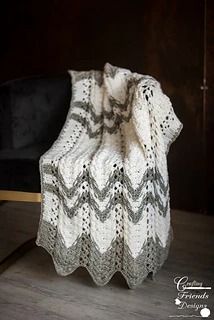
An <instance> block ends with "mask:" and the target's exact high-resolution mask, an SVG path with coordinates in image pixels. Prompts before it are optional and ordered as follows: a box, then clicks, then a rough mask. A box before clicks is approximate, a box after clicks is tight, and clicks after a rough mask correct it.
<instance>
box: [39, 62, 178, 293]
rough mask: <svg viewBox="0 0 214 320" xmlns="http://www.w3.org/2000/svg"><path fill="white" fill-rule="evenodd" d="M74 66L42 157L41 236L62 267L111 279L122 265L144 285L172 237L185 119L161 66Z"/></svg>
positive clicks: (99, 280) (130, 278)
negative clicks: (173, 189) (172, 168)
mask: <svg viewBox="0 0 214 320" xmlns="http://www.w3.org/2000/svg"><path fill="white" fill-rule="evenodd" d="M68 73H69V74H70V77H71V90H72V97H71V101H70V107H69V111H68V114H67V118H66V121H65V123H64V126H63V128H62V129H61V132H60V134H59V136H58V138H57V139H56V140H55V142H54V143H53V145H52V146H51V148H50V149H49V150H47V151H46V153H44V154H43V155H42V156H41V158H40V162H39V166H40V177H41V195H42V203H41V215H40V222H39V228H38V233H37V239H36V244H37V245H38V246H42V247H43V248H45V249H46V250H47V251H48V252H49V253H50V255H51V256H52V259H53V262H54V265H55V268H56V271H57V273H58V274H60V275H64V276H65V275H68V274H70V273H72V272H73V271H74V270H75V269H76V268H78V267H79V266H83V267H85V268H87V270H88V272H89V273H90V275H91V277H92V278H93V280H94V282H95V283H96V284H97V285H101V286H102V285H105V284H106V283H107V282H108V281H109V280H110V279H111V277H112V276H113V275H114V273H115V272H116V271H119V272H121V273H122V275H123V276H124V278H125V279H126V282H127V284H128V286H129V288H135V287H137V286H139V285H140V284H141V283H142V281H143V280H144V279H145V278H146V277H147V276H148V275H149V274H150V275H151V277H152V279H153V278H154V275H155V274H156V273H157V271H158V270H159V269H160V268H161V266H162V265H163V263H164V261H165V260H166V259H167V256H168V252H169V247H170V243H171V241H172V239H173V230H172V226H171V222H170V195H169V179H168V170H167V154H168V152H169V147H170V145H171V143H172V142H173V141H174V140H175V139H176V138H177V137H178V135H179V134H180V132H181V130H182V127H183V124H182V123H181V122H180V120H179V119H178V117H177V116H176V114H175V112H174V110H173V107H172V104H171V101H170V99H169V98H168V96H166V94H165V93H164V92H163V91H162V88H161V85H160V83H159V82H158V81H157V80H156V79H155V78H154V77H152V76H149V75H142V74H138V73H136V72H132V71H131V70H129V69H125V68H120V67H116V66H113V65H111V64H110V63H108V62H107V63H105V65H104V68H103V70H102V71H99V70H88V71H75V70H68Z"/></svg>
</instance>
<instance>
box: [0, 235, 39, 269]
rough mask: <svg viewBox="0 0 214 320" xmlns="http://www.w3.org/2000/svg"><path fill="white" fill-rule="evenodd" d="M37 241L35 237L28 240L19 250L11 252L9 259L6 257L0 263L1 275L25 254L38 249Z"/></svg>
mask: <svg viewBox="0 0 214 320" xmlns="http://www.w3.org/2000/svg"><path fill="white" fill-rule="evenodd" d="M35 241H36V238H35V237H34V238H32V239H30V240H27V241H26V242H24V243H23V244H21V245H20V246H19V247H18V248H16V249H15V250H14V251H13V252H11V253H10V254H9V255H8V256H7V257H5V258H4V259H3V260H2V261H1V262H0V274H1V273H2V272H4V271H5V270H6V269H7V268H8V267H10V266H11V265H12V264H13V263H14V262H15V261H16V260H18V259H19V258H21V257H22V256H23V255H24V254H25V253H27V252H28V251H30V250H31V249H33V248H34V247H36V243H35Z"/></svg>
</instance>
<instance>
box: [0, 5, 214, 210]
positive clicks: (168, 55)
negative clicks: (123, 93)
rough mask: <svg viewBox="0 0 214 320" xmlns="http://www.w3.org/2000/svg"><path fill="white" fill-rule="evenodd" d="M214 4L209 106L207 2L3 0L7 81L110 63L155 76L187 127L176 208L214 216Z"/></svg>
mask: <svg viewBox="0 0 214 320" xmlns="http://www.w3.org/2000/svg"><path fill="white" fill-rule="evenodd" d="M212 3H213V2H212V1H211V0H207V22H206V29H207V40H208V49H207V63H208V64H209V68H208V69H209V70H208V75H207V79H208V83H207V85H208V88H209V89H208V90H206V92H207V94H206V101H205V102H206V104H205V103H204V99H203V90H202V89H201V86H202V85H203V70H204V22H205V21H204V10H205V4H206V2H205V0H199V1H196V0H185V1H184V0H155V1H150V0H144V1H143V0H142V1H133V0H132V1H128V0H123V1H119V0H118V1H110V0H109V1H105V2H104V1H98V0H96V1H95V0H91V1H72V0H43V1H41V0H37V1H34V0H33V1H9V0H8V1H7V2H6V1H3V2H1V10H0V12H1V17H0V28H1V29H0V46H1V48H0V70H1V72H0V83H3V82H5V81H7V80H10V79H14V78H22V77H27V76H32V75H39V74H55V73H61V72H64V71H66V70H67V69H76V70H84V69H85V70H88V69H100V68H102V67H103V65H104V63H105V62H110V63H111V64H113V65H117V66H119V67H125V68H130V69H131V70H133V71H136V72H138V73H143V74H150V75H152V76H154V77H156V78H157V79H158V80H159V81H160V82H161V84H162V87H163V89H164V91H165V92H166V94H167V95H169V96H170V98H171V101H172V103H173V106H174V110H175V112H176V114H177V115H178V117H179V119H180V120H181V121H182V122H183V124H184V128H183V131H182V133H181V135H180V136H179V138H178V139H177V140H176V142H175V143H174V144H172V146H171V150H170V153H169V155H168V165H169V175H170V189H171V207H172V208H179V209H185V210H189V211H195V212H203V213H205V212H207V211H208V210H209V212H211V213H212V212H213V202H212V192H213V178H214V169H213V160H214V158H213V151H211V150H213V139H212V138H213V114H214V112H213V105H212V102H213V91H212V84H213V81H212V80H213V72H211V69H213V68H212V67H213V60H212V57H213V43H211V42H210V41H211V39H212V38H213V29H212V27H213V18H214V17H213V11H212V9H213V5H212ZM208 29H209V30H208ZM205 115H206V117H205ZM204 137H205V138H206V139H205V138H204ZM205 145H206V149H207V152H206V153H205V152H204V151H205ZM208 149H209V150H208Z"/></svg>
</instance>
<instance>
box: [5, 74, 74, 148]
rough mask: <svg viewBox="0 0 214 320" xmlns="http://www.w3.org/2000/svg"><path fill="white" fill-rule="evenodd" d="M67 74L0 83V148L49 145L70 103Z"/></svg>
mask: <svg viewBox="0 0 214 320" xmlns="http://www.w3.org/2000/svg"><path fill="white" fill-rule="evenodd" d="M70 99H71V79H70V75H69V74H68V73H65V74H62V75H58V76H51V77H47V76H43V75H42V76H37V77H30V78H24V79H17V80H13V81H9V82H7V83H5V84H2V85H1V86H0V148H1V149H11V148H12V149H18V148H21V147H25V146H28V145H32V144H37V143H38V144H39V143H41V142H45V143H46V142H47V144H51V143H52V142H53V141H54V140H55V139H56V138H57V136H58V134H59V132H60V130H61V128H62V126H63V124H64V121H65V119H66V115H67V112H68V109H69V106H70Z"/></svg>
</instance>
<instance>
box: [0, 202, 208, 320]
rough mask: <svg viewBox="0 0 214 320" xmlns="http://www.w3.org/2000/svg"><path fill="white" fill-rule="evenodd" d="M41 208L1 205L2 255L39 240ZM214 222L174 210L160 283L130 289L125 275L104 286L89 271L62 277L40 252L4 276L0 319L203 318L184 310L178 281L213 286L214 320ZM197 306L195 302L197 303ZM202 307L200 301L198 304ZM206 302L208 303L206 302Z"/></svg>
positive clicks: (36, 250) (32, 253)
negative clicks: (171, 235) (183, 278)
mask: <svg viewBox="0 0 214 320" xmlns="http://www.w3.org/2000/svg"><path fill="white" fill-rule="evenodd" d="M39 213H40V204H31V203H18V202H17V203H16V202H14V203H12V202H7V203H4V204H3V205H1V206H0V256H1V257H3V256H4V255H5V254H6V253H9V252H10V251H11V250H12V249H14V248H15V247H16V246H17V245H18V244H20V243H22V242H23V241H25V240H27V239H29V238H30V237H33V236H35V235H36V231H37V228H38V219H39ZM213 222H214V219H213V218H212V217H210V216H203V215H200V214H193V213H185V212H182V211H172V225H173V230H174V240H173V242H172V245H171V248H170V254H169V257H168V259H167V261H166V262H165V264H164V266H163V267H162V269H161V270H160V271H159V273H158V274H157V275H156V279H155V280H154V281H153V280H151V279H146V280H145V281H144V282H143V283H142V285H141V286H140V287H139V288H137V289H134V290H132V289H128V287H127V285H126V282H125V280H124V278H123V277H122V275H121V274H120V273H116V274H115V275H114V277H113V278H112V279H111V281H110V282H109V283H108V284H107V285H106V286H104V287H98V286H96V285H95V284H94V283H93V281H92V279H91V278H90V275H89V274H88V273H87V271H86V269H84V268H78V269H77V270H76V271H75V272H74V273H73V274H71V275H69V276H67V277H61V276H58V275H57V274H56V272H55V270H54V267H53V263H52V260H51V257H50V256H49V255H48V253H46V251H45V250H44V249H43V248H41V247H36V248H34V249H32V250H31V251H30V252H28V253H27V254H26V255H25V256H23V257H22V258H21V259H19V260H18V261H17V262H16V263H15V264H14V265H13V266H11V267H10V268H8V269H7V270H6V271H5V272H4V273H2V274H1V276H0V320H13V319H14V320H31V319H32V320H34V319H36V320H46V319H50V320H62V319H63V320H65V319H66V320H68V319H69V320H71V319H72V320H85V319H92V320H98V319H100V320H101V319H102V320H111V319H112V320H113V319H114V320H126V319H127V320H128V319H130V320H132V319H133V320H134V319H136V320H137V319H141V320H142V319H143V320H144V319H145V320H150V319H151V320H155V319H157V320H162V319H163V320H166V319H172V317H171V316H172V315H185V316H188V318H189V319H190V317H189V316H190V315H192V314H194V315H198V314H199V313H198V312H195V311H193V310H191V309H188V310H187V309H185V310H178V307H177V306H176V305H175V303H174V299H175V298H176V297H177V290H176V287H175V284H174V277H176V276H180V277H181V276H188V277H189V281H193V280H195V281H197V282H203V285H205V286H212V287H213V288H212V290H211V291H212V294H211V292H209V293H210V294H211V296H209V299H207V301H206V303H207V305H208V307H209V309H211V316H210V317H209V318H210V319H214V310H213V309H212V308H213V305H214V297H213V290H214V271H213V269H214V252H213V248H214V246H213V244H214V226H213ZM192 302H194V300H192ZM198 302H199V301H198ZM200 303H205V302H204V301H202V300H200Z"/></svg>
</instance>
